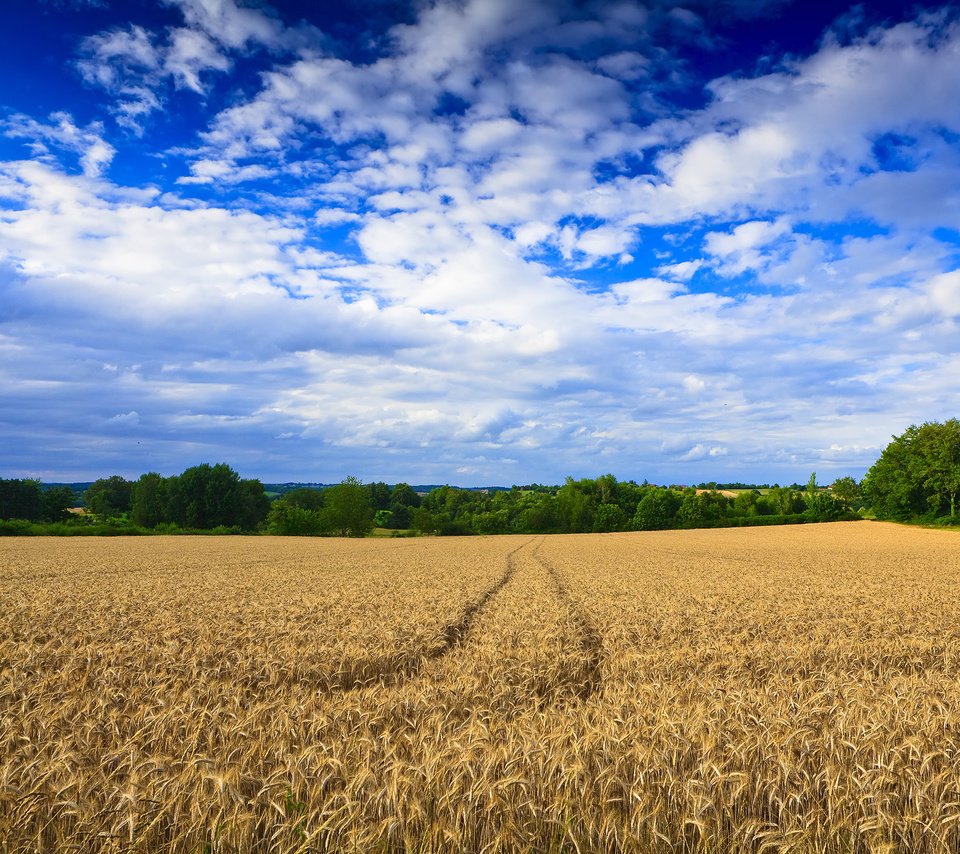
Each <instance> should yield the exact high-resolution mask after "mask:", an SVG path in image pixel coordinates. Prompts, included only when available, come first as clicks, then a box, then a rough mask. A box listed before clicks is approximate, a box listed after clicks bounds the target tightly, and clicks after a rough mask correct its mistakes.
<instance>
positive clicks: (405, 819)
mask: <svg viewBox="0 0 960 854" xmlns="http://www.w3.org/2000/svg"><path fill="white" fill-rule="evenodd" d="M958 672H960V539H958V538H957V537H956V536H955V535H953V534H951V533H949V532H941V531H930V530H923V529H913V528H905V527H899V526H894V525H889V524H885V523H869V522H860V523H837V524H823V525H816V526H803V527H789V528H763V529H720V530H698V531H661V532H647V533H623V534H606V535H557V536H504V537H495V538H446V539H439V538H417V539H399V540H386V539H366V540H339V539H312V538H291V537H286V538H273V537H256V538H231V537H196V538H183V537H181V538H169V537H150V538H123V539H92V538H91V539H69V540H65V539H47V538H31V539H8V540H0V851H2V852H15V851H16V852H19V851H24V852H25V851H63V850H71V847H72V850H78V851H143V852H148V851H149V852H153V851H170V852H194V851H195V852H201V851H209V852H218V851H224V852H227V851H230V852H233V851H251V852H252V851H257V852H259V851H278V852H280V851H283V852H287V851H344V850H346V851H351V850H357V851H369V850H379V851H424V852H426V851H438V852H439V851H450V850H464V851H516V850H531V851H568V850H569V851H573V850H579V851H602V850H623V851H637V852H646V851H675V850H689V851H698V850H702V851H718V850H758V849H760V848H763V847H767V848H769V849H770V850H782V849H785V848H786V849H793V850H798V851H800V850H827V851H857V850H862V851H868V850H883V849H884V848H885V847H886V848H887V849H888V850H904V851H906V850H910V851H955V850H957V849H958V848H960V756H958V752H960V680H958V678H957V675H958Z"/></svg>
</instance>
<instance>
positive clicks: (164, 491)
mask: <svg viewBox="0 0 960 854" xmlns="http://www.w3.org/2000/svg"><path fill="white" fill-rule="evenodd" d="M167 497H168V485H167V478H165V477H162V476H161V475H159V474H157V473H156V472H153V471H152V472H147V473H146V474H142V475H140V479H139V480H138V481H137V482H136V483H134V485H133V490H132V492H131V497H130V515H131V517H132V518H133V521H134V523H135V524H137V525H140V526H142V527H144V528H154V527H156V526H157V525H159V524H160V523H161V522H166V521H169V520H168V518H167V516H168V514H167Z"/></svg>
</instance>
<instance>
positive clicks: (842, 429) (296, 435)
mask: <svg viewBox="0 0 960 854" xmlns="http://www.w3.org/2000/svg"><path fill="white" fill-rule="evenodd" d="M867 7H869V8H867ZM0 23H2V24H3V26H2V28H0V29H2V32H0V63H2V65H3V66H4V67H3V69H2V79H3V81H4V83H3V86H2V87H0V476H5V477H20V476H35V477H40V478H42V479H44V480H47V481H51V480H80V479H89V478H93V477H98V476H104V475H107V474H114V473H118V474H123V475H125V476H128V477H135V476H138V475H139V474H140V473H142V472H145V471H159V472H161V473H163V474H175V473H178V472H180V471H182V470H183V469H184V468H186V467H187V466H189V465H194V464H197V463H200V462H217V461H224V462H228V463H230V464H231V465H232V466H233V467H234V468H236V469H237V470H238V471H239V472H240V473H241V474H242V475H244V476H245V477H260V478H262V479H264V480H271V481H272V480H319V481H327V482H330V481H337V480H340V479H341V478H342V477H344V476H346V475H348V474H352V475H356V476H359V477H361V478H363V479H365V480H370V479H383V480H387V481H389V482H395V481H398V480H407V481H410V482H415V483H427V482H450V483H455V484H460V485H481V484H506V485H508V484H512V483H528V482H531V481H540V482H547V483H556V482H559V481H560V480H562V478H563V477H564V476H565V475H567V474H571V475H574V476H578V477H579V476H595V475H598V474H602V473H604V472H612V473H614V474H615V475H617V476H618V477H620V478H622V479H629V478H634V479H637V480H643V479H644V478H647V479H649V480H651V481H654V482H680V483H689V482H698V481H702V480H720V481H727V480H752V481H769V482H773V481H778V482H781V483H784V482H792V481H794V480H799V481H805V480H806V479H807V477H808V475H809V473H810V472H811V471H816V472H817V473H818V477H819V479H820V481H821V482H829V480H831V479H832V478H833V477H835V476H837V475H841V474H851V475H854V476H857V477H859V476H860V475H862V474H863V472H864V471H865V470H866V468H867V467H868V466H869V465H870V464H871V463H872V462H873V461H874V460H875V459H876V456H877V454H878V453H879V451H880V449H882V447H883V446H884V445H885V444H886V442H887V441H888V440H889V439H890V436H891V435H892V434H894V433H900V432H902V431H903V430H904V429H905V428H906V427H907V426H908V425H909V424H911V423H919V422H921V421H925V420H940V419H943V418H947V417H951V416H956V415H958V414H960V335H958V317H960V231H958V228H960V19H958V16H957V15H956V14H955V10H953V9H952V8H951V7H949V6H944V7H938V6H935V5H933V6H929V5H928V6H914V5H908V4H899V3H893V4H890V3H888V4H882V3H869V4H864V6H859V7H858V6H850V5H849V4H847V3H835V4H832V5H831V4H829V3H817V4H810V3H805V2H801V0H795V2H789V0H770V2H766V3H763V2H755V0H750V2H746V0H727V2H722V0H720V2H706V0H701V2H693V3H688V4H686V5H673V4H672V3H669V2H667V3H661V2H658V0H651V2H649V3H647V4H641V3H637V2H624V0H566V1H565V0H525V2H523V3H518V2H516V0H432V2H427V0H422V2H421V0H413V2H411V1H410V0H354V2H349V0H344V2H341V3H316V2H307V1H306V0H300V2H293V0H291V2H284V0H275V2H271V3H270V4H268V3H267V2H241V0H163V2H161V1H160V0H155V2H149V0H124V2H120V0H46V2H44V0H36V2H31V3H17V4H7V6H6V7H5V8H4V11H3V12H0Z"/></svg>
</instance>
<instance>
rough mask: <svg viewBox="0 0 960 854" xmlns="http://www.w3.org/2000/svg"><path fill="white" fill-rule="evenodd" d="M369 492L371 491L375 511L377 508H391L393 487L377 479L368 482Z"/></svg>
mask: <svg viewBox="0 0 960 854" xmlns="http://www.w3.org/2000/svg"><path fill="white" fill-rule="evenodd" d="M367 492H368V493H369V502H370V506H371V507H372V508H373V510H374V512H376V511H377V510H389V509H390V496H391V489H390V487H389V486H388V485H387V484H385V483H384V482H383V481H382V480H378V481H375V482H374V483H368V484H367Z"/></svg>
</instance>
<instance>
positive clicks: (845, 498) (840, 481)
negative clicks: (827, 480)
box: [830, 477, 863, 510]
mask: <svg viewBox="0 0 960 854" xmlns="http://www.w3.org/2000/svg"><path fill="white" fill-rule="evenodd" d="M830 490H831V492H832V493H833V494H834V495H835V496H836V497H837V498H838V499H839V500H840V501H842V502H843V504H844V506H845V507H847V509H849V510H858V509H859V508H860V507H861V506H862V504H863V495H862V493H861V492H860V484H859V483H857V482H856V481H855V480H854V479H853V478H852V477H838V478H837V479H836V480H835V481H834V482H833V486H832V487H831V488H830Z"/></svg>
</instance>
